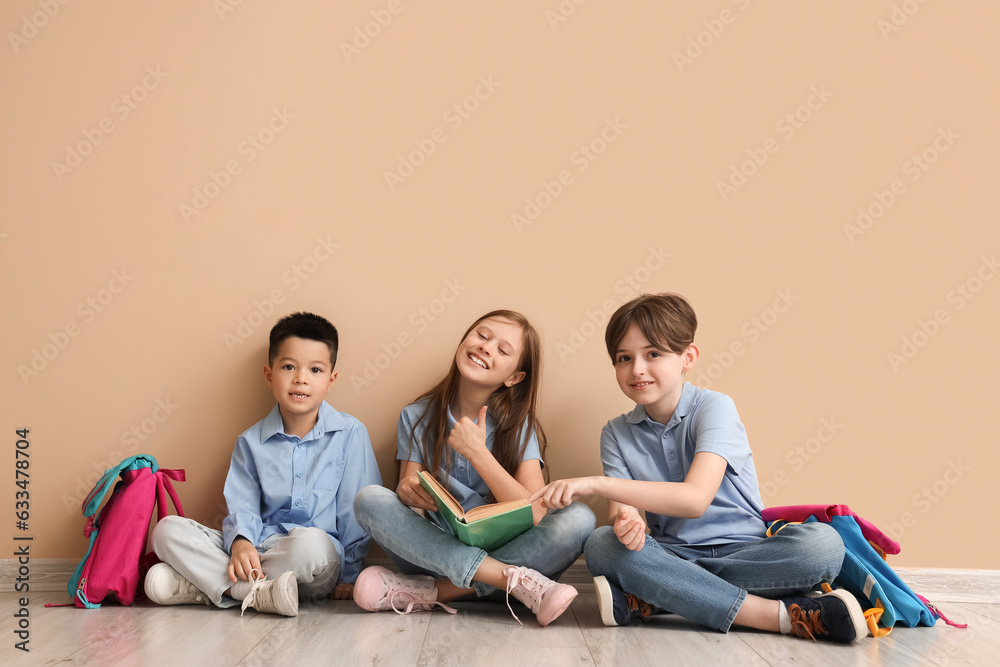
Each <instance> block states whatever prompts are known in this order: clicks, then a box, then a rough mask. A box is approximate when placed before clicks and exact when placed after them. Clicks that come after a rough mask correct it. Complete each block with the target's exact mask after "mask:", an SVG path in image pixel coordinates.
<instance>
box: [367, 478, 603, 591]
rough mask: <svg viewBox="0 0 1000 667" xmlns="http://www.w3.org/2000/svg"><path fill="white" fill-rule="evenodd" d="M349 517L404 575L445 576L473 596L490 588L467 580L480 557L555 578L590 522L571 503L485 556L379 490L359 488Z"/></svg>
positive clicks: (575, 553) (579, 548) (582, 508)
mask: <svg viewBox="0 0 1000 667" xmlns="http://www.w3.org/2000/svg"><path fill="white" fill-rule="evenodd" d="M354 515H355V518H356V519H357V520H358V523H359V524H361V527H362V528H364V529H365V531H366V532H367V533H368V534H369V535H371V536H372V539H374V540H375V541H376V542H377V543H378V545H379V546H380V547H382V550H383V551H385V552H386V554H388V555H389V557H390V558H392V560H393V562H395V563H396V565H397V567H399V569H400V570H401V571H402V572H403V573H404V574H429V575H431V576H434V577H447V578H448V579H450V580H451V582H452V583H453V584H455V585H456V586H458V587H459V588H470V587H471V588H474V589H475V591H476V595H477V596H478V597H482V596H485V595H489V594H490V593H492V592H493V591H495V590H496V589H495V588H493V587H492V586H487V585H486V584H483V583H480V582H478V581H475V582H474V581H473V580H472V577H473V575H475V573H476V570H478V569H479V566H480V565H481V564H482V562H483V559H484V558H486V556H490V557H491V558H494V559H496V560H498V561H500V562H501V563H506V564H509V565H523V566H524V567H528V568H531V569H533V570H537V571H539V572H541V573H542V574H544V575H545V576H547V577H550V578H552V579H557V578H558V577H559V575H561V574H562V573H563V572H565V571H566V568H568V567H569V566H570V565H572V564H573V561H575V560H576V559H577V558H579V557H580V554H582V553H583V545H584V542H586V540H587V537H588V536H589V535H590V534H591V533H592V532H593V531H594V524H595V521H594V513H593V512H591V511H590V508H589V507H587V506H586V505H584V504H583V503H573V504H572V505H570V506H569V507H565V508H563V509H561V510H555V511H552V512H549V513H548V514H546V515H545V517H543V518H542V520H541V521H539V522H538V524H537V525H536V526H534V527H533V528H531V529H530V530H528V531H527V532H526V533H522V534H521V535H519V536H518V537H515V538H514V539H513V540H511V541H510V542H508V543H507V544H505V545H503V546H502V547H500V548H498V549H496V550H494V551H492V552H490V553H486V552H485V551H483V550H482V549H480V548H478V547H470V546H468V545H467V544H464V543H462V542H460V541H459V540H458V538H457V537H455V536H454V535H452V534H451V533H450V532H445V531H444V530H442V529H441V528H439V527H438V526H437V525H435V524H433V523H431V522H430V521H429V520H428V519H425V518H424V517H422V516H420V515H419V514H417V513H416V512H415V511H413V509H411V508H410V507H407V506H406V505H404V504H403V503H402V502H400V500H399V497H398V496H397V495H396V494H395V493H394V492H393V491H390V490H389V489H386V488H385V487H382V486H377V485H372V486H366V487H365V488H363V489H361V491H360V492H359V493H358V495H357V496H356V497H355V498H354Z"/></svg>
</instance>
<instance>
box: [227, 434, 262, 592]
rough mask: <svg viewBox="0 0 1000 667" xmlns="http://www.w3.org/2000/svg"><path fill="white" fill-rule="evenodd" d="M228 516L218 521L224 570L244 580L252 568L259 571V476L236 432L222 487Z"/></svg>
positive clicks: (235, 579)
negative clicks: (225, 554) (224, 551)
mask: <svg viewBox="0 0 1000 667" xmlns="http://www.w3.org/2000/svg"><path fill="white" fill-rule="evenodd" d="M223 496H224V497H225V499H226V507H227V508H228V509H229V516H227V517H226V518H225V520H223V522H222V536H223V546H224V547H226V548H228V550H229V554H230V557H229V567H228V568H227V574H228V576H229V579H230V581H232V582H233V583H236V581H237V580H238V579H242V580H244V581H246V580H248V579H249V577H250V572H251V571H252V570H254V569H256V570H258V571H260V570H261V565H260V554H258V553H257V549H256V547H255V546H254V543H255V541H256V540H257V539H259V538H260V534H261V530H262V529H263V521H262V520H261V518H260V497H261V491H260V478H259V477H258V474H257V467H256V463H255V461H254V458H253V455H252V454H251V453H250V444H249V442H247V440H246V439H245V438H244V437H243V436H240V437H239V438H238V439H237V440H236V447H235V448H234V449H233V457H232V460H231V461H230V463H229V473H228V474H227V475H226V484H225V487H224V488H223Z"/></svg>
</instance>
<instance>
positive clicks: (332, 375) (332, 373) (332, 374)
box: [326, 371, 337, 393]
mask: <svg viewBox="0 0 1000 667" xmlns="http://www.w3.org/2000/svg"><path fill="white" fill-rule="evenodd" d="M336 381H337V371H330V384H328V385H326V391H327V393H330V390H331V389H333V383H334V382H336Z"/></svg>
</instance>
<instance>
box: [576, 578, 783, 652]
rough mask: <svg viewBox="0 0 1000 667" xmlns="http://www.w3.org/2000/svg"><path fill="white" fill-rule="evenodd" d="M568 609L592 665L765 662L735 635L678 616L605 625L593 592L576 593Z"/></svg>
mask: <svg viewBox="0 0 1000 667" xmlns="http://www.w3.org/2000/svg"><path fill="white" fill-rule="evenodd" d="M572 611H573V614H574V616H575V617H576V620H577V623H578V624H579V627H580V629H581V631H582V632H583V636H584V639H585V640H586V642H587V646H589V647H590V653H591V655H592V656H593V657H594V664H596V665H608V666H615V667H617V666H618V665H624V664H649V665H652V664H662V663H663V662H664V660H665V659H666V658H669V661H670V662H671V663H675V664H680V665H699V666H711V665H720V666H726V667H731V666H732V665H734V664H738V665H741V666H742V665H766V664H767V663H766V662H765V661H764V660H762V659H761V657H760V656H759V655H758V654H757V653H756V652H754V651H753V649H751V648H750V647H749V646H748V645H747V644H746V643H745V642H744V641H743V639H742V638H741V637H739V636H738V635H736V634H734V633H729V634H723V633H721V632H712V631H711V630H706V629H704V628H703V627H702V626H699V625H696V624H694V623H691V622H690V621H686V620H684V619H682V618H680V617H679V616H670V615H662V616H656V617H654V618H652V619H651V620H650V621H649V622H648V623H644V624H640V625H637V626H629V627H622V628H617V627H613V628H609V627H605V626H604V624H603V623H602V622H601V618H600V612H599V611H598V609H597V596H596V595H595V594H593V593H586V594H583V593H581V594H580V596H579V597H578V598H577V600H576V602H575V603H574V605H573V610H572Z"/></svg>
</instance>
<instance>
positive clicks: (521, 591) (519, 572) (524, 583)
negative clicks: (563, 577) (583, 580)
mask: <svg viewBox="0 0 1000 667" xmlns="http://www.w3.org/2000/svg"><path fill="white" fill-rule="evenodd" d="M503 573H504V576H506V577H507V608H508V609H510V613H511V615H512V616H513V617H514V619H515V620H516V621H517V622H518V623H521V619H519V618H518V617H517V614H515V613H514V610H513V609H511V608H510V596H511V595H513V596H514V597H515V598H517V599H518V600H520V601H521V602H522V603H523V604H524V605H525V606H526V607H527V608H528V609H530V610H531V611H532V613H534V614H535V618H536V619H537V620H538V624H539V625H542V626H545V625H548V624H549V623H551V622H552V621H554V620H556V619H557V618H559V615H560V614H562V613H563V612H564V611H566V609H567V608H568V607H569V605H570V603H571V602H572V601H573V598H575V597H576V596H577V590H576V589H575V588H573V587H572V586H570V585H569V584H560V583H556V582H555V581H552V580H551V579H549V578H548V577H546V576H545V575H544V574H542V573H541V572H537V571H535V570H532V569H529V568H526V567H515V566H513V565H511V566H510V567H507V568H506V569H504V571H503ZM522 625H523V624H522Z"/></svg>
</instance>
